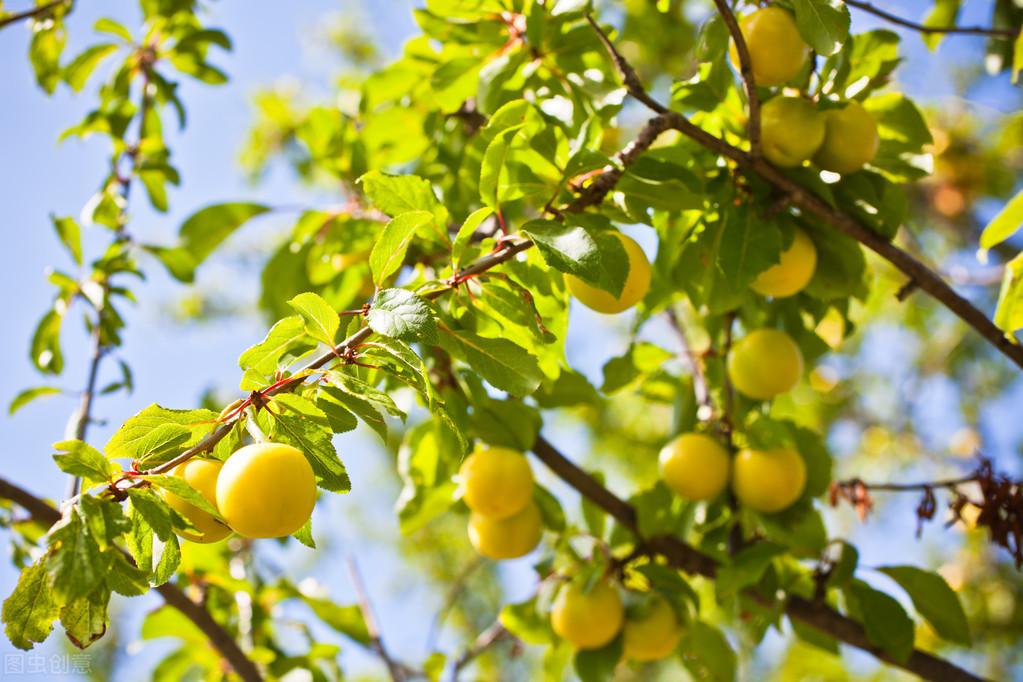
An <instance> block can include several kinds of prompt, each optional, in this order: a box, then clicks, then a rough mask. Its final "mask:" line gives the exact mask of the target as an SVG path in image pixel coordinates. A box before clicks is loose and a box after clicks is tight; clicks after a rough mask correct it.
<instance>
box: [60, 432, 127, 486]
mask: <svg viewBox="0 0 1023 682" xmlns="http://www.w3.org/2000/svg"><path fill="white" fill-rule="evenodd" d="M53 449H54V450H58V451H59V452H58V453H57V454H55V455H54V456H53V461H55V462H56V463H57V466H58V467H60V470H61V471H63V472H64V473H66V474H71V475H72V476H81V477H82V478H86V479H88V480H90V481H94V482H97V483H99V482H103V481H107V480H109V479H110V478H111V477H112V476H113V475H114V474H116V473H118V472H119V471H120V470H121V469H120V467H118V466H117V465H116V464H114V463H113V462H111V461H110V460H109V459H107V458H106V457H104V456H103V453H101V452H100V451H99V450H97V449H96V448H94V447H92V446H91V445H89V444H88V443H83V442H82V441H80V440H64V441H61V442H59V443H54V444H53Z"/></svg>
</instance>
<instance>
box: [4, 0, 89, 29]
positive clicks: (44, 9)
mask: <svg viewBox="0 0 1023 682" xmlns="http://www.w3.org/2000/svg"><path fill="white" fill-rule="evenodd" d="M60 5H67V8H68V10H70V9H71V7H72V6H74V2H73V0H53V1H52V2H48V3H46V4H45V5H39V6H38V7H33V8H32V9H27V10H25V11H23V12H16V13H14V14H8V15H7V16H5V17H0V28H4V27H5V26H8V25H10V24H13V23H16V22H18V21H22V20H24V19H37V18H39V17H42V16H43V15H45V14H49V13H51V12H53V10H55V9H57V7H59V6H60Z"/></svg>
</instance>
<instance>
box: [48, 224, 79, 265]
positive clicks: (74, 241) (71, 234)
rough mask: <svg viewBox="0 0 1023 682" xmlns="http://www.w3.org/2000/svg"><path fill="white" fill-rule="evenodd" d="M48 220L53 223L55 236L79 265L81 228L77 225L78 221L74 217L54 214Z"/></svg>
mask: <svg viewBox="0 0 1023 682" xmlns="http://www.w3.org/2000/svg"><path fill="white" fill-rule="evenodd" d="M50 221H51V222H52V223H53V229H54V230H56V231H57V236H58V237H60V243H61V244H63V245H64V246H65V247H66V248H67V250H68V253H70V254H71V257H72V258H73V259H74V261H75V263H77V264H78V265H81V264H82V228H81V227H79V226H78V222H77V221H76V220H75V219H74V218H70V217H67V218H58V217H57V216H55V215H51V216H50Z"/></svg>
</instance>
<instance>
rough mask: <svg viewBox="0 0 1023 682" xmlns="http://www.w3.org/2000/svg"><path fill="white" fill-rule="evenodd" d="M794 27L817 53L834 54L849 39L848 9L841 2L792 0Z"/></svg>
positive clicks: (837, 0)
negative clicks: (794, 17)
mask: <svg viewBox="0 0 1023 682" xmlns="http://www.w3.org/2000/svg"><path fill="white" fill-rule="evenodd" d="M792 7H793V9H795V11H796V27H797V28H798V29H799V33H800V35H802V36H803V39H804V40H806V42H807V44H809V45H810V47H812V48H813V49H814V51H816V52H817V54H819V55H822V56H824V57H827V56H828V55H832V54H835V53H836V52H838V50H839V49H841V47H842V43H844V42H845V40H846V38H848V37H849V8H848V7H846V5H845V3H844V2H841V0H792Z"/></svg>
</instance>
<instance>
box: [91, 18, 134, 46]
mask: <svg viewBox="0 0 1023 682" xmlns="http://www.w3.org/2000/svg"><path fill="white" fill-rule="evenodd" d="M92 28H93V29H94V30H96V31H97V32H99V33H106V34H108V35H112V36H117V37H118V38H121V39H122V40H124V41H125V42H126V43H130V42H132V40H133V38H132V36H131V32H130V31H129V30H128V29H127V28H125V27H124V26H123V25H122V24H120V23H118V22H116V21H114V20H113V19H110V18H108V17H103V18H101V19H97V20H96V23H95V24H93V25H92Z"/></svg>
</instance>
